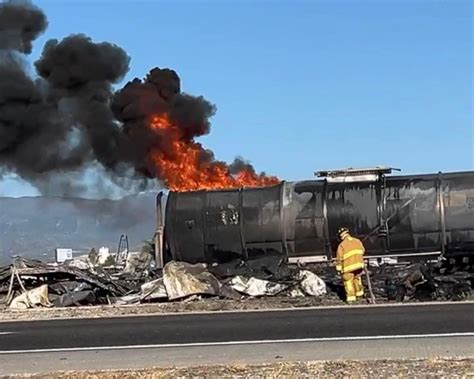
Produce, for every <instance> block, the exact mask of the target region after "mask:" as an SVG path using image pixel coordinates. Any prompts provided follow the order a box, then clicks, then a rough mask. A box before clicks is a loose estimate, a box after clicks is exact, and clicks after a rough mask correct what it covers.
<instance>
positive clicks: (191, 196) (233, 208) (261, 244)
mask: <svg viewBox="0 0 474 379" xmlns="http://www.w3.org/2000/svg"><path fill="white" fill-rule="evenodd" d="M330 179H331V178H324V179H317V180H307V181H298V182H284V181H283V182H281V183H279V184H277V185H274V186H270V187H264V188H239V189H229V190H211V191H193V192H170V193H169V194H168V195H167V196H164V197H163V194H160V195H159V196H158V202H157V205H158V228H157V232H158V233H157V236H158V237H157V241H158V242H157V248H158V252H157V253H158V254H159V255H160V261H161V262H163V263H164V262H166V260H169V259H174V260H182V261H187V262H190V263H196V262H207V263H224V262H229V261H232V260H242V261H247V260H251V259H255V258H259V257H261V256H270V255H272V256H275V257H277V258H283V259H285V260H288V261H290V262H291V261H303V262H311V261H313V262H314V261H325V260H330V259H333V258H334V257H335V250H336V248H337V244H338V239H337V230H338V228H340V227H342V226H346V227H348V228H349V229H350V230H351V233H352V234H353V235H355V236H357V237H358V238H360V239H362V240H363V242H364V245H365V247H366V250H367V252H366V254H367V256H368V257H373V258H381V257H397V259H400V258H407V257H413V256H423V255H436V254H442V253H444V252H445V251H446V250H447V249H450V250H452V251H459V250H463V249H472V247H473V246H474V171H468V172H451V173H436V174H423V175H398V176H387V175H377V176H376V178H375V179H372V180H358V179H357V178H355V179H353V180H350V181H346V180H342V181H334V180H330ZM466 246H467V248H466Z"/></svg>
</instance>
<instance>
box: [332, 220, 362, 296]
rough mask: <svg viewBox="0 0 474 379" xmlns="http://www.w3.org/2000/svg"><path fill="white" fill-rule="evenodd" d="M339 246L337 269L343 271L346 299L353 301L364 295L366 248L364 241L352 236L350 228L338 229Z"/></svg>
mask: <svg viewBox="0 0 474 379" xmlns="http://www.w3.org/2000/svg"><path fill="white" fill-rule="evenodd" d="M338 236H339V240H340V243H339V246H338V247H337V253H336V270H337V271H338V272H339V273H341V276H342V281H343V283H344V289H345V291H346V299H347V302H348V303H353V302H355V301H356V300H357V297H361V296H363V295H364V287H363V285H362V273H363V271H364V253H365V248H364V245H363V244H362V242H361V241H360V240H359V239H357V238H355V237H352V236H351V235H350V233H349V229H347V228H341V229H339V230H338Z"/></svg>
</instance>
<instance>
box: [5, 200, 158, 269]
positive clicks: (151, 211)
mask: <svg viewBox="0 0 474 379" xmlns="http://www.w3.org/2000/svg"><path fill="white" fill-rule="evenodd" d="M155 196H156V194H155V193H145V194H140V195H136V196H127V197H124V198H122V199H120V200H86V199H65V198H55V197H22V198H9V197H0V263H5V262H9V261H10V257H11V256H12V255H23V256H28V257H32V258H41V259H51V258H53V257H54V249H55V248H57V247H64V248H72V249H73V250H77V251H84V252H87V251H89V250H90V249H91V248H92V247H95V248H98V247H101V246H108V247H109V248H110V249H111V251H116V249H117V246H118V242H119V239H120V235H121V234H127V235H128V239H129V242H130V248H139V247H140V246H141V245H142V244H143V241H144V240H146V239H150V238H151V237H152V236H153V233H154V230H155V222H156V212H155Z"/></svg>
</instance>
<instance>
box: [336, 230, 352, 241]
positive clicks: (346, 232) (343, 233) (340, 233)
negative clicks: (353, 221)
mask: <svg viewBox="0 0 474 379" xmlns="http://www.w3.org/2000/svg"><path fill="white" fill-rule="evenodd" d="M337 235H338V236H339V239H340V240H341V241H342V240H343V239H344V238H346V237H347V236H348V235H349V229H347V228H346V227H343V228H340V229H339V230H338V231H337Z"/></svg>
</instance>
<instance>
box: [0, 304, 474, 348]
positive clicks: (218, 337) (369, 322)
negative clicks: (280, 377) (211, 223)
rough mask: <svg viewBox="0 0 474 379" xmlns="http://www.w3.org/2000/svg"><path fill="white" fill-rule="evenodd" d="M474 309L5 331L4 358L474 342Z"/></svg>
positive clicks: (155, 320)
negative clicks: (210, 348)
mask: <svg viewBox="0 0 474 379" xmlns="http://www.w3.org/2000/svg"><path fill="white" fill-rule="evenodd" d="M473 315H474V304H473V303H451V304H441V305H437V304H435V305H415V306H386V307H361V308H351V307H344V308H324V309H321V308H313V309H304V310H281V311H262V312H222V313H206V314H172V315H159V316H139V317H117V318H98V319H67V320H48V321H26V322H25V321H16V322H1V323H0V354H5V353H8V352H10V353H13V352H15V351H16V352H18V353H20V352H22V353H25V352H32V351H46V352H47V351H52V350H56V351H70V350H87V349H90V350H92V349H95V350H97V349H109V350H110V349H111V348H113V349H117V348H119V349H124V348H134V347H135V348H136V347H142V348H143V347H180V346H183V347H184V346H188V347H191V346H206V345H216V344H217V345H219V344H221V345H229V344H234V345H235V344H249V343H250V344H257V343H264V342H269V343H275V342H276V343H278V342H324V341H343V340H353V339H357V340H361V339H362V340H363V339H366V340H373V339H400V338H407V337H410V336H411V337H426V338H428V337H433V338H434V337H443V336H446V337H448V336H451V337H455V336H473V335H474V317H473Z"/></svg>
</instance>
